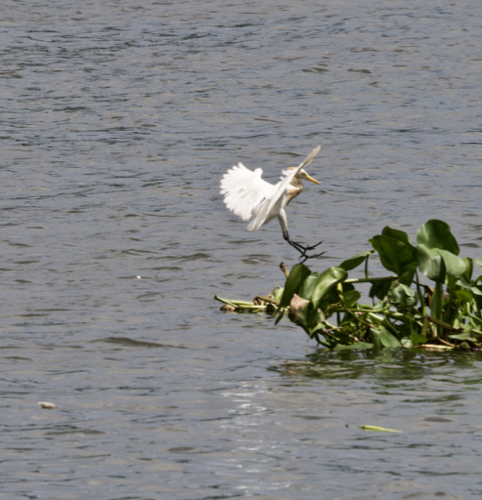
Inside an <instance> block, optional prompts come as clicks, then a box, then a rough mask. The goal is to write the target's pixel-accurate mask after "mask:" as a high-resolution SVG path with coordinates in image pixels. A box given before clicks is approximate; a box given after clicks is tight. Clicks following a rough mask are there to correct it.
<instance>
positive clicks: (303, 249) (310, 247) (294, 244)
mask: <svg viewBox="0 0 482 500" xmlns="http://www.w3.org/2000/svg"><path fill="white" fill-rule="evenodd" d="M283 238H284V239H285V240H286V241H287V242H288V243H289V244H290V245H291V246H292V247H293V248H296V250H297V251H298V252H300V254H301V255H300V261H301V262H302V263H303V262H305V261H307V260H308V259H314V258H315V257H319V256H320V255H323V254H324V253H325V252H320V253H316V254H311V255H309V254H308V253H307V252H309V251H310V250H314V249H315V248H316V247H317V246H318V245H321V244H322V243H323V241H320V242H318V243H317V244H316V245H302V244H301V243H298V242H297V241H293V240H292V239H291V238H290V235H289V234H288V231H283ZM301 259H303V260H301Z"/></svg>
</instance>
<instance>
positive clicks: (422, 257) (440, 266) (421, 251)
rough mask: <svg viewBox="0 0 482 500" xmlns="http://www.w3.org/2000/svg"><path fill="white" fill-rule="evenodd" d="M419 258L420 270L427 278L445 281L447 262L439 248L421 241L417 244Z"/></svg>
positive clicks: (439, 281)
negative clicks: (433, 247)
mask: <svg viewBox="0 0 482 500" xmlns="http://www.w3.org/2000/svg"><path fill="white" fill-rule="evenodd" d="M417 260H418V265H419V266H420V271H422V273H423V274H425V276H427V278H429V279H431V280H434V281H437V282H438V283H444V282H445V271H446V269H445V264H444V260H443V259H442V256H441V255H440V253H439V252H438V251H437V249H431V248H429V247H427V246H426V245H424V244H422V243H421V244H420V245H418V246H417Z"/></svg>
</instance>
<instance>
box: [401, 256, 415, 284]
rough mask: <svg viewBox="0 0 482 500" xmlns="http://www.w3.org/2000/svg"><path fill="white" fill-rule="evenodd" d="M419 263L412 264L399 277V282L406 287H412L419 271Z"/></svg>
mask: <svg viewBox="0 0 482 500" xmlns="http://www.w3.org/2000/svg"><path fill="white" fill-rule="evenodd" d="M417 267H418V262H416V261H415V262H412V263H411V264H409V265H408V266H407V267H405V269H404V270H403V271H402V272H401V273H400V274H399V275H398V280H399V281H400V282H401V283H403V284H404V285H410V284H411V283H412V281H413V276H414V274H415V272H416V270H417Z"/></svg>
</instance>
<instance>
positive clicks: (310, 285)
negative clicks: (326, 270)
mask: <svg viewBox="0 0 482 500" xmlns="http://www.w3.org/2000/svg"><path fill="white" fill-rule="evenodd" d="M319 277H320V273H316V272H315V273H311V274H310V275H309V276H308V277H307V278H306V279H305V280H304V281H303V283H302V284H301V287H300V289H299V291H298V292H297V294H298V295H299V296H300V297H302V298H304V299H308V300H310V299H311V296H312V294H313V289H314V288H315V285H316V282H317V281H318V278H319Z"/></svg>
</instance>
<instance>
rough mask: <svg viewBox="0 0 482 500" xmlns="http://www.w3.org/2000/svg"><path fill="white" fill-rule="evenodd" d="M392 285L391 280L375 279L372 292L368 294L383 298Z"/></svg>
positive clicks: (371, 288) (371, 296)
mask: <svg viewBox="0 0 482 500" xmlns="http://www.w3.org/2000/svg"><path fill="white" fill-rule="evenodd" d="M391 286H392V282H391V281H375V282H374V283H373V284H372V286H371V287H370V292H369V294H368V296H369V297H370V298H371V299H373V298H374V297H376V298H377V299H380V300H383V299H384V298H385V296H386V295H387V293H388V290H389V289H390V287H391Z"/></svg>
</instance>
